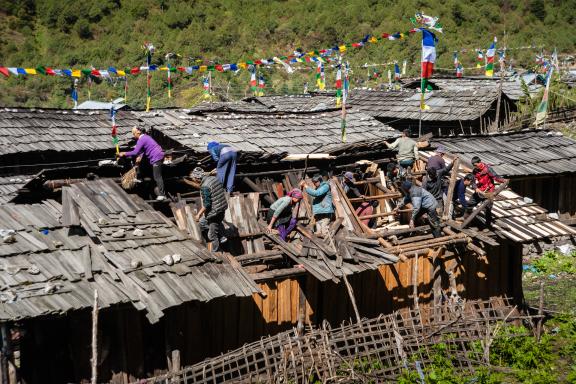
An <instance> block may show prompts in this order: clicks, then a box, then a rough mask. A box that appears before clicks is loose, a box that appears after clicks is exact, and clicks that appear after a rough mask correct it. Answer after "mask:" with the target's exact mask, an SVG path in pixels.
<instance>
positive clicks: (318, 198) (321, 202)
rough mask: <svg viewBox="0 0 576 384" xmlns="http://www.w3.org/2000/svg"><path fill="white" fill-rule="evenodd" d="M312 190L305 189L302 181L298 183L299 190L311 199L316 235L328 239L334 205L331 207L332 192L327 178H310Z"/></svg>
mask: <svg viewBox="0 0 576 384" xmlns="http://www.w3.org/2000/svg"><path fill="white" fill-rule="evenodd" d="M312 182H313V183H314V189H312V188H309V187H306V183H305V182H304V181H301V182H300V188H302V189H304V191H305V192H306V193H307V194H308V195H310V196H312V197H313V199H312V213H313V214H314V219H315V220H316V233H317V234H320V235H321V236H323V237H325V238H326V237H328V229H329V226H330V222H331V221H332V219H333V217H334V205H332V191H331V190H330V183H328V180H327V177H323V176H321V175H319V174H317V175H314V177H312Z"/></svg>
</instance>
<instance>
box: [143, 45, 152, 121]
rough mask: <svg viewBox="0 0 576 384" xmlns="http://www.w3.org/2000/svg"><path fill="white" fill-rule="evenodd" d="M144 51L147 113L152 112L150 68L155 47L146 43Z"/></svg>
mask: <svg viewBox="0 0 576 384" xmlns="http://www.w3.org/2000/svg"><path fill="white" fill-rule="evenodd" d="M144 49H145V50H146V112H150V101H151V99H152V91H151V89H150V81H151V78H152V76H151V75H150V66H151V65H152V55H153V54H154V45H152V43H148V42H145V43H144Z"/></svg>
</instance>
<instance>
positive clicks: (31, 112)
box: [0, 108, 137, 156]
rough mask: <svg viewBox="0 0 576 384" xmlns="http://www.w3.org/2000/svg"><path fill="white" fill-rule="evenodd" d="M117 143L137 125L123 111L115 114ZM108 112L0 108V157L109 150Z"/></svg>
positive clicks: (110, 140)
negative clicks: (18, 154) (31, 153)
mask: <svg viewBox="0 0 576 384" xmlns="http://www.w3.org/2000/svg"><path fill="white" fill-rule="evenodd" d="M116 121H117V125H118V133H119V139H120V143H124V142H127V140H128V139H130V138H131V134H130V127H131V126H133V125H136V124H137V121H136V119H135V118H134V116H133V115H132V114H131V113H130V112H127V111H119V112H117V115H116ZM111 127H112V123H111V121H110V119H109V112H108V111H102V110H100V111H78V110H74V111H72V110H56V109H45V110H43V109H24V108H18V109H14V108H2V109H0V132H2V134H1V135H0V156H1V155H7V154H17V153H28V152H48V151H57V152H73V151H95V150H108V149H113V144H112V137H111V131H112V128H111Z"/></svg>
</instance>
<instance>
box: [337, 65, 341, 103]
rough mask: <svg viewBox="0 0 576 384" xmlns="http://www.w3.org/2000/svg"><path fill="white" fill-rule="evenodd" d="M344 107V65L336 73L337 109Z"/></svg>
mask: <svg viewBox="0 0 576 384" xmlns="http://www.w3.org/2000/svg"><path fill="white" fill-rule="evenodd" d="M340 106H342V64H340V65H338V70H337V71H336V107H340Z"/></svg>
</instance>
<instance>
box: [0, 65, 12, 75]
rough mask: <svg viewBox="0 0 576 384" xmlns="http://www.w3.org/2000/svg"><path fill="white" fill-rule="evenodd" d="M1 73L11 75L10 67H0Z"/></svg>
mask: <svg viewBox="0 0 576 384" xmlns="http://www.w3.org/2000/svg"><path fill="white" fill-rule="evenodd" d="M0 73H1V74H3V75H4V76H6V77H10V72H8V68H6V67H0Z"/></svg>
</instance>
